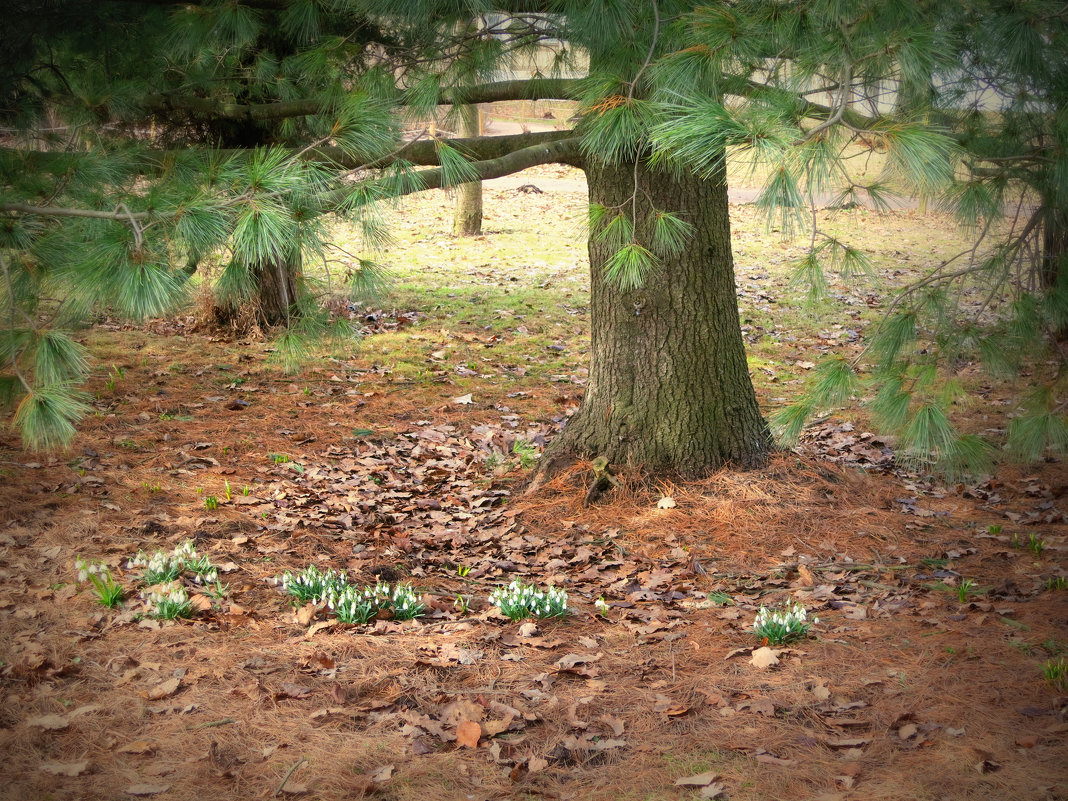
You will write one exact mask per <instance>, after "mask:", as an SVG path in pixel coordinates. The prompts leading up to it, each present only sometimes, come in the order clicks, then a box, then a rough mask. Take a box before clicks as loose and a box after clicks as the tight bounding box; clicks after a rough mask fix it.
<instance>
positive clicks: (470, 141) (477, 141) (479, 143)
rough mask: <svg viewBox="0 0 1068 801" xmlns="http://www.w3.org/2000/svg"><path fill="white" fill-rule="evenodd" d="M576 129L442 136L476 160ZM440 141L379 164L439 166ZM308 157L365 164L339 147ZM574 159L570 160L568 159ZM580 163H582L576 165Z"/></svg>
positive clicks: (424, 143)
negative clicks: (403, 163) (499, 134)
mask: <svg viewBox="0 0 1068 801" xmlns="http://www.w3.org/2000/svg"><path fill="white" fill-rule="evenodd" d="M574 136H575V132H574V131H537V132H533V133H525V134H512V135H510V136H470V137H460V138H456V139H446V140H442V141H443V142H444V143H445V144H447V145H448V146H449V147H452V148H455V149H456V150H458V151H460V153H462V154H463V155H464V156H466V157H467V158H468V159H470V160H471V161H474V162H480V161H490V160H493V159H499V158H502V157H505V156H508V155H510V154H512V153H515V152H516V151H519V150H526V149H530V148H534V147H538V146H543V145H550V144H553V143H555V142H560V141H563V140H569V139H572V138H574ZM437 145H438V142H437V140H435V139H421V140H419V141H418V142H412V143H411V144H410V145H407V146H406V147H403V148H400V149H398V150H397V151H396V152H395V153H393V154H392V155H390V156H388V157H387V158H385V159H378V160H375V162H374V164H375V166H381V165H384V164H391V163H393V162H395V161H397V160H399V159H404V160H405V161H410V162H411V163H412V164H416V165H418V166H420V167H433V166H437V165H438V164H439V163H440V162H439V161H438V148H437ZM304 158H305V159H306V160H308V161H323V162H327V163H329V164H336V165H337V166H339V167H344V168H345V169H349V170H353V169H359V168H360V167H363V166H365V163H364V162H362V161H360V160H357V159H353V158H352V157H351V156H349V155H347V154H345V153H344V152H343V151H342V150H341V148H338V147H319V148H315V149H313V150H309V151H308V152H307V153H306V154H305V155H304ZM568 163H570V162H568ZM576 166H579V165H576Z"/></svg>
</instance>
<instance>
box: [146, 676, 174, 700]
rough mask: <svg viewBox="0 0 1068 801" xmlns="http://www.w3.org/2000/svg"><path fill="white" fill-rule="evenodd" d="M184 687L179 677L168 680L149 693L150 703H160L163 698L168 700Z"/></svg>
mask: <svg viewBox="0 0 1068 801" xmlns="http://www.w3.org/2000/svg"><path fill="white" fill-rule="evenodd" d="M181 686H182V680H181V679H179V678H178V677H177V676H175V677H172V678H169V679H167V680H166V681H164V682H160V683H159V684H157V685H156V686H155V687H153V688H152V689H151V690H149V691H148V700H149V701H158V700H160V699H161V698H167V697H168V696H171V695H174V694H175V693H176V692H178V688H179V687H181Z"/></svg>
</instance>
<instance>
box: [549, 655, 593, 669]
mask: <svg viewBox="0 0 1068 801" xmlns="http://www.w3.org/2000/svg"><path fill="white" fill-rule="evenodd" d="M600 658H601V654H568V655H567V656H562V657H560V659H558V660H556V664H555V665H553V667H555V668H556V669H557V670H572V669H573V668H574V667H575V666H576V665H588V664H590V663H592V662H596V661H597V660H598V659H600Z"/></svg>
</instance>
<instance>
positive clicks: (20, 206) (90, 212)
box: [0, 203, 150, 222]
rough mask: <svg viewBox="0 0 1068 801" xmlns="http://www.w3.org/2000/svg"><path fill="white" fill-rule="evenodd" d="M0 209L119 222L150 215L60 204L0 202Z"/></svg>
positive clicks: (37, 214)
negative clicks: (68, 206) (75, 207)
mask: <svg viewBox="0 0 1068 801" xmlns="http://www.w3.org/2000/svg"><path fill="white" fill-rule="evenodd" d="M0 211H17V212H21V213H22V214H33V215H36V216H38V217H91V218H93V219H96V220H119V221H121V222H131V221H133V220H147V219H148V218H149V216H150V215H149V213H148V212H147V211H139V212H130V211H125V210H124V211H98V210H96V209H74V208H67V207H62V206H34V205H32V204H30V203H0Z"/></svg>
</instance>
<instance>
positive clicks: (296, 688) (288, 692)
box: [275, 681, 311, 700]
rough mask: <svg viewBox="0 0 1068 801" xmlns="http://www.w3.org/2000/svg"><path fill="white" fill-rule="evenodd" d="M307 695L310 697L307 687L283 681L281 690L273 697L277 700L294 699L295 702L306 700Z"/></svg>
mask: <svg viewBox="0 0 1068 801" xmlns="http://www.w3.org/2000/svg"><path fill="white" fill-rule="evenodd" d="M309 695H311V690H310V689H309V688H308V687H304V686H303V685H300V684H294V683H293V682H291V681H283V682H282V689H281V690H280V691H279V692H277V693H275V696H276V697H278V698H295V699H297V700H300V699H301V698H307V697H308V696H309Z"/></svg>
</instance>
